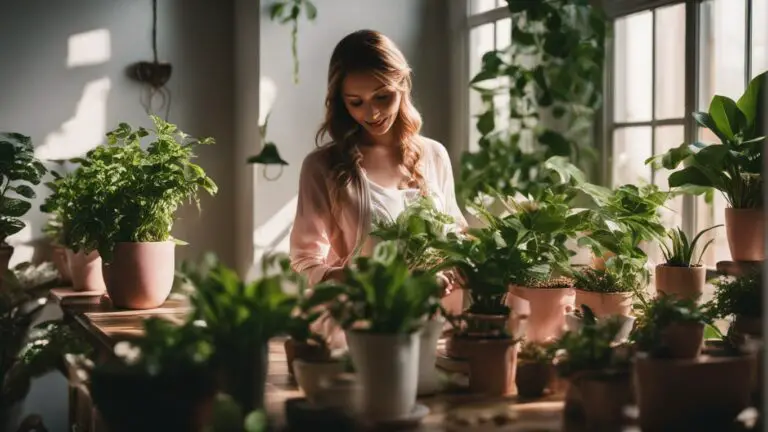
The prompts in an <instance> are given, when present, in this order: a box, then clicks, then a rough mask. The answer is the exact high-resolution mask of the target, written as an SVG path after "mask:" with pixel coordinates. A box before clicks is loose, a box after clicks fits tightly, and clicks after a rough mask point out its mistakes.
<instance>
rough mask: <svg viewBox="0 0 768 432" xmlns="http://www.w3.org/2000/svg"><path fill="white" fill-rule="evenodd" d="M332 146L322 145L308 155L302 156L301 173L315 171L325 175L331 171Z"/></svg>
mask: <svg viewBox="0 0 768 432" xmlns="http://www.w3.org/2000/svg"><path fill="white" fill-rule="evenodd" d="M333 148H334V144H323V145H321V146H319V147H316V148H315V149H313V150H312V151H311V152H309V154H307V155H306V156H304V161H303V162H302V170H303V171H308V170H311V171H317V172H322V173H326V172H327V171H329V170H330V169H331V160H332V153H333Z"/></svg>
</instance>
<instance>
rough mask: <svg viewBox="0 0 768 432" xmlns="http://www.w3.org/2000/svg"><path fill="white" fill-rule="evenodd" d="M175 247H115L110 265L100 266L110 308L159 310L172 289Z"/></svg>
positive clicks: (153, 244) (143, 244) (151, 244)
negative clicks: (104, 279) (111, 305)
mask: <svg viewBox="0 0 768 432" xmlns="http://www.w3.org/2000/svg"><path fill="white" fill-rule="evenodd" d="M175 246H176V245H175V244H174V243H173V242H170V241H164V242H138V243H117V244H116V245H115V249H114V251H113V255H114V256H113V259H112V262H111V263H109V264H106V263H105V265H104V268H105V275H106V277H107V293H109V298H110V299H111V300H112V304H113V305H114V307H116V308H123V309H154V308H157V307H160V306H162V304H163V303H165V300H166V299H168V295H169V294H170V293H171V289H172V288H173V277H174V270H175V261H174V259H175V256H174V251H175V249H174V248H175Z"/></svg>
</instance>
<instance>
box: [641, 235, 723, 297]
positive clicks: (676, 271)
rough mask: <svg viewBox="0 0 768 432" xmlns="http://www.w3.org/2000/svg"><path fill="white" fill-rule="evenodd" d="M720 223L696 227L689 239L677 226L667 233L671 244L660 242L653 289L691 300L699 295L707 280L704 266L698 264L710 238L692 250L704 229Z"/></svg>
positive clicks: (709, 242) (710, 242)
mask: <svg viewBox="0 0 768 432" xmlns="http://www.w3.org/2000/svg"><path fill="white" fill-rule="evenodd" d="M720 226H722V225H716V226H713V227H710V228H707V229H705V230H702V231H700V232H699V233H698V234H696V236H695V237H694V238H693V240H691V241H690V242H689V241H688V237H687V236H686V235H685V232H683V230H681V229H680V228H678V229H676V230H671V231H669V232H668V233H667V237H669V239H670V240H671V247H670V246H667V245H666V244H664V243H661V251H662V253H663V254H664V263H662V264H659V265H657V266H656V274H655V278H656V291H658V292H660V293H664V294H674V295H677V296H680V297H683V298H690V299H694V300H696V299H698V298H699V297H700V296H701V293H702V292H703V291H704V285H705V284H706V282H707V280H706V278H707V269H706V268H704V266H702V265H701V259H702V257H703V256H704V253H705V252H706V251H707V248H708V247H709V245H711V244H712V242H713V241H714V239H711V240H709V241H708V242H707V243H705V244H704V247H703V248H701V251H697V250H696V245H697V243H698V241H699V239H700V238H701V236H702V235H704V233H706V232H707V231H709V230H711V229H715V228H717V227H720ZM696 253H698V257H696V256H695V255H696Z"/></svg>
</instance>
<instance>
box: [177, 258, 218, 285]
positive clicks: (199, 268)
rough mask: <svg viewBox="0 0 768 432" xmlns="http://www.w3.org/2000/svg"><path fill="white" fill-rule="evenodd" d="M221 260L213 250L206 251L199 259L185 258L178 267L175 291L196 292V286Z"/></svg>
mask: <svg viewBox="0 0 768 432" xmlns="http://www.w3.org/2000/svg"><path fill="white" fill-rule="evenodd" d="M220 263H221V262H220V261H219V257H218V256H217V255H216V254H215V253H213V252H206V253H204V254H203V256H202V257H201V258H200V260H199V261H195V260H183V261H181V263H180V264H179V265H178V268H177V269H176V274H175V275H174V281H173V292H180V293H183V294H188V295H189V294H192V293H194V291H195V289H196V287H197V286H198V285H200V284H201V283H202V282H203V281H204V280H205V278H206V277H208V274H209V273H210V272H211V270H213V269H214V268H216V267H217V266H218V265H219V264H220Z"/></svg>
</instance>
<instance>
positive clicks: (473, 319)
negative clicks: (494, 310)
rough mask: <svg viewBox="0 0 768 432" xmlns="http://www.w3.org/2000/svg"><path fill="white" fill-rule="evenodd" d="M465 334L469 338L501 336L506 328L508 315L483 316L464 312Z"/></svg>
mask: <svg viewBox="0 0 768 432" xmlns="http://www.w3.org/2000/svg"><path fill="white" fill-rule="evenodd" d="M464 318H465V321H466V323H467V328H466V333H467V335H469V336H476V337H484V336H497V335H499V334H502V333H503V332H504V330H505V329H506V327H507V321H508V320H509V315H485V314H476V313H470V312H465V313H464Z"/></svg>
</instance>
